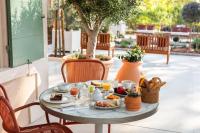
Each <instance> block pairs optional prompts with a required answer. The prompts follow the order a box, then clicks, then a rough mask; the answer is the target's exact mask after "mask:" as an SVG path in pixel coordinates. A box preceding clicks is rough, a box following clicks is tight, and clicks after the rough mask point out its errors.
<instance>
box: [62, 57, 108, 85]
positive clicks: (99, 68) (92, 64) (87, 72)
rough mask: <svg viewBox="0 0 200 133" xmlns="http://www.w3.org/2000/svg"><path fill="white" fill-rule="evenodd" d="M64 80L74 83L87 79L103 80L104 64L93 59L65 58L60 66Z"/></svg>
mask: <svg viewBox="0 0 200 133" xmlns="http://www.w3.org/2000/svg"><path fill="white" fill-rule="evenodd" d="M61 72H62V76H63V80H64V82H68V83H76V82H85V81H88V80H103V78H104V75H105V66H104V64H103V63H102V62H101V61H98V60H93V59H83V60H82V59H80V60H66V61H65V62H64V63H63V64H62V67H61Z"/></svg>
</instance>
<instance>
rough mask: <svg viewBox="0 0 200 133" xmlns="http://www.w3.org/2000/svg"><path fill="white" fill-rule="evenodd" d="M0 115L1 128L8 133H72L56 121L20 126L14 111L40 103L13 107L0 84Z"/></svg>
mask: <svg viewBox="0 0 200 133" xmlns="http://www.w3.org/2000/svg"><path fill="white" fill-rule="evenodd" d="M0 92H1V95H0V116H1V118H2V120H3V123H2V125H3V128H4V130H5V131H6V132H8V133H72V131H71V130H70V129H69V128H67V127H65V126H62V125H60V124H58V123H47V124H42V125H35V126H29V127H20V126H19V125H18V123H17V120H16V117H15V113H16V112H18V111H20V110H22V109H25V108H28V107H31V106H34V105H40V104H39V103H37V102H35V103H30V104H27V105H24V106H21V107H19V108H16V109H13V108H12V107H11V105H10V103H9V99H8V96H7V94H6V91H5V88H4V87H3V86H2V85H0Z"/></svg>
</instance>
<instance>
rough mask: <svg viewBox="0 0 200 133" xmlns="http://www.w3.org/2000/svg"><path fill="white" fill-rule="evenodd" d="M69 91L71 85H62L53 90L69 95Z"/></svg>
mask: <svg viewBox="0 0 200 133" xmlns="http://www.w3.org/2000/svg"><path fill="white" fill-rule="evenodd" d="M69 89H70V85H69V84H66V83H65V84H60V85H58V86H56V87H54V88H53V90H54V91H55V92H59V93H67V92H69Z"/></svg>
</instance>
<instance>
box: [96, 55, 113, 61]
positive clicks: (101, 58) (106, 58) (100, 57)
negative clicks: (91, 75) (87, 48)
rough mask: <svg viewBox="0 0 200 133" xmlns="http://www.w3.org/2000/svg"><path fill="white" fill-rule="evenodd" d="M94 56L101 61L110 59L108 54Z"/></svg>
mask: <svg viewBox="0 0 200 133" xmlns="http://www.w3.org/2000/svg"><path fill="white" fill-rule="evenodd" d="M95 58H97V59H99V60H101V61H108V60H111V57H110V56H106V55H96V56H95Z"/></svg>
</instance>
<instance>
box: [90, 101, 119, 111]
mask: <svg viewBox="0 0 200 133" xmlns="http://www.w3.org/2000/svg"><path fill="white" fill-rule="evenodd" d="M119 107H120V106H119V104H118V103H117V102H114V101H108V100H102V101H97V102H96V103H95V104H94V108H95V109H100V110H110V109H116V108H119Z"/></svg>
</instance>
